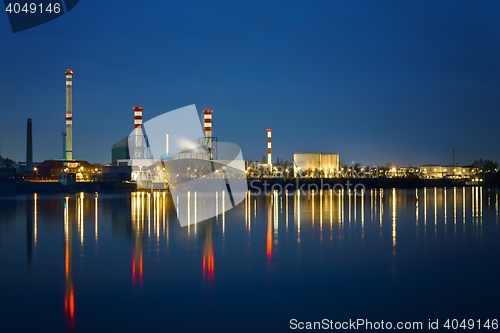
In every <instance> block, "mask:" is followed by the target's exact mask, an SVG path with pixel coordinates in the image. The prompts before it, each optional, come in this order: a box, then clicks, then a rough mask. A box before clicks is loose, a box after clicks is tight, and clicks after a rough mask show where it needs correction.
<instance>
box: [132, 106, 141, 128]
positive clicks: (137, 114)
mask: <svg viewBox="0 0 500 333" xmlns="http://www.w3.org/2000/svg"><path fill="white" fill-rule="evenodd" d="M132 110H134V128H142V106H134V107H133V108H132Z"/></svg>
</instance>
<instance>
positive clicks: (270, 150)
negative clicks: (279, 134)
mask: <svg viewBox="0 0 500 333" xmlns="http://www.w3.org/2000/svg"><path fill="white" fill-rule="evenodd" d="M266 131H267V164H268V165H273V160H272V148H271V133H272V132H273V130H272V129H270V128H268V129H267V130H266Z"/></svg>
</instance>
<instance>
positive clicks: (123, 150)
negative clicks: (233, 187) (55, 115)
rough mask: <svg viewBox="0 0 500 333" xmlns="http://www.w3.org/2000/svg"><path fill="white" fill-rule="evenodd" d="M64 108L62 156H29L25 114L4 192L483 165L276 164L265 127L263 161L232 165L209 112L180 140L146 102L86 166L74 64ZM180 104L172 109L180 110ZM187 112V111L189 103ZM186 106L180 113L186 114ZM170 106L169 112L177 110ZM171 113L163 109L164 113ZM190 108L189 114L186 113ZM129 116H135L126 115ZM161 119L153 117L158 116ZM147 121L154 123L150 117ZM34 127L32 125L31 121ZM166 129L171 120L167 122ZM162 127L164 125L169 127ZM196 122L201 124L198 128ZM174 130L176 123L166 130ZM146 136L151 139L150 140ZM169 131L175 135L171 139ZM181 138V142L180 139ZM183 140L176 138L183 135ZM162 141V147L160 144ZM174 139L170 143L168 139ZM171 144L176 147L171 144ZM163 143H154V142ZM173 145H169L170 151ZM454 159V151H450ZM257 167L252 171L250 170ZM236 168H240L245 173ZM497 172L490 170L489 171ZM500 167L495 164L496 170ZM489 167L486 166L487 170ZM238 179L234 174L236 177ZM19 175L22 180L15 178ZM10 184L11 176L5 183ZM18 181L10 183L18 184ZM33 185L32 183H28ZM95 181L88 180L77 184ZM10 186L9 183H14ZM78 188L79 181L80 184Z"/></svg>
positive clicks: (446, 174) (452, 170)
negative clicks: (76, 146)
mask: <svg viewBox="0 0 500 333" xmlns="http://www.w3.org/2000/svg"><path fill="white" fill-rule="evenodd" d="M64 74H65V91H66V94H65V96H66V103H65V104H66V110H65V131H64V132H62V133H61V134H62V137H63V153H62V158H61V159H54V160H45V161H42V162H35V161H33V126H34V122H33V119H32V118H28V119H27V127H26V161H25V162H19V163H14V162H12V163H9V164H8V163H6V161H7V160H5V159H2V170H1V172H0V178H1V179H2V184H3V188H4V191H7V190H5V189H9V190H8V191H9V192H12V191H13V190H12V189H13V188H14V191H16V189H17V191H28V192H29V191H38V190H41V187H40V186H41V185H38V186H35V185H33V184H34V183H38V184H40V183H45V184H48V183H57V184H58V186H59V187H56V186H55V185H44V186H45V187H46V188H49V187H50V186H52V187H51V191H66V190H74V189H76V188H77V187H78V186H79V187H78V189H88V190H94V189H95V190H97V189H99V190H102V189H104V188H106V189H109V190H127V191H131V190H135V189H143V190H171V191H172V190H175V187H176V186H180V185H181V184H184V183H188V182H189V181H192V180H194V179H202V178H203V179H208V178H219V179H226V181H227V179H232V178H235V176H236V175H237V177H239V178H255V177H254V176H255V175H256V174H257V175H258V177H257V178H275V179H276V180H279V179H284V180H287V179H292V178H300V179H304V180H306V179H315V178H321V179H342V178H358V179H362V178H372V179H373V178H384V179H391V178H417V179H420V180H422V181H425V180H440V179H447V180H454V181H462V182H464V184H471V183H472V184H473V183H474V182H480V181H482V178H483V176H484V175H485V173H483V170H482V169H481V168H480V167H479V166H478V165H466V166H458V165H456V164H455V163H454V162H453V163H452V164H451V165H434V164H426V165H421V166H420V167H412V166H408V167H400V166H392V165H391V166H388V165H386V166H384V167H377V166H361V165H359V164H358V165H347V164H342V163H341V162H340V156H339V154H338V153H332V152H295V153H293V158H292V162H289V164H287V163H282V161H281V163H280V161H279V159H277V163H274V164H273V150H272V132H273V131H272V129H271V128H267V129H266V141H267V160H265V161H264V160H263V161H262V163H256V162H252V161H249V160H243V159H241V161H240V162H241V163H239V162H238V163H236V162H235V163H236V164H235V163H232V161H233V159H236V160H238V159H237V156H239V155H238V154H240V155H241V152H240V150H239V147H237V146H235V145H234V146H231V144H227V143H220V142H219V141H218V138H217V137H216V136H214V135H213V118H212V117H213V114H214V111H213V110H204V111H203V122H202V124H203V127H202V130H201V129H200V131H199V132H196V134H192V135H191V136H190V137H189V138H180V137H178V134H175V133H173V134H172V133H169V130H163V129H161V128H160V129H159V130H157V129H156V127H158V126H157V124H155V125H154V126H151V128H150V131H151V133H147V130H148V128H146V130H145V129H144V127H143V111H144V109H143V107H142V106H134V107H132V111H133V127H132V126H131V128H132V131H131V133H130V134H129V135H128V136H126V137H124V138H121V139H120V140H118V141H117V142H116V143H114V144H113V145H112V146H111V163H110V164H106V165H101V164H96V165H94V164H91V163H89V162H87V161H85V160H78V159H75V158H74V154H73V76H74V72H73V70H72V69H67V70H66V71H65V72H64ZM181 110H182V109H179V110H176V111H177V112H180V111H181ZM186 110H187V109H186ZM186 110H184V111H183V112H186ZM176 111H174V112H176ZM167 114H168V113H167ZM186 114H187V113H186ZM131 118H132V117H131ZM157 118H159V116H158V117H156V118H154V120H155V122H158V121H159V119H157ZM189 123H190V125H189V126H190V128H198V127H200V124H199V118H198V116H197V113H196V114H195V115H194V116H193V117H191V118H189ZM151 124H152V123H151ZM35 125H36V124H35ZM166 126H167V127H168V126H169V125H166ZM167 127H165V128H167ZM200 128H201V127H200ZM172 131H173V132H175V131H176V129H175V127H174V128H172V129H171V130H170V132H172ZM153 132H154V145H155V149H152V147H151V142H150V140H149V139H150V138H151V134H152V133H153ZM148 134H149V135H150V138H148ZM171 135H173V137H171ZM181 139H182V140H184V141H183V142H184V143H183V145H179V142H180V141H179V140H181ZM182 140H181V141H182ZM158 142H161V145H159V144H158ZM172 143H173V144H172ZM172 145H173V146H175V147H173V146H172ZM159 146H161V147H160V149H158V147H159ZM172 148H173V149H172ZM453 161H454V150H453ZM255 170H258V171H259V172H257V173H255V172H254V171H255ZM240 171H243V172H244V174H242V173H241V172H240ZM494 171H495V170H494ZM496 171H498V165H497V169H496ZM486 172H487V171H486ZM237 177H236V178H237ZM20 179H21V180H22V182H21V183H19V180H20ZM7 182H10V183H9V184H10V185H9V186H7ZM14 183H15V184H18V183H19V184H18V186H15V184H14ZM30 183H31V185H30ZM89 183H92V184H93V185H92V186H86V187H85V186H84V185H82V184H89ZM13 184H14V185H13ZM82 186H83V187H82Z"/></svg>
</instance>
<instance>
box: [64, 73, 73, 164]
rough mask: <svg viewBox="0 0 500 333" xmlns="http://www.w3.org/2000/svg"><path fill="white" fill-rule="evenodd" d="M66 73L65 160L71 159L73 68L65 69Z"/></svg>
mask: <svg viewBox="0 0 500 333" xmlns="http://www.w3.org/2000/svg"><path fill="white" fill-rule="evenodd" d="M64 74H65V75H66V149H65V150H66V151H65V160H66V161H71V160H72V159H73V70H71V69H67V70H66V72H64Z"/></svg>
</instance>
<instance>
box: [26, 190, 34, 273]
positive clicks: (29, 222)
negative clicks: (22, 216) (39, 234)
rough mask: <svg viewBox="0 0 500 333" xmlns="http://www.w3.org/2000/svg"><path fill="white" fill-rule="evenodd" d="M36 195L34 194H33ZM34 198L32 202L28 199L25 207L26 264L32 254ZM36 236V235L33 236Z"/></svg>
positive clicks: (29, 261)
mask: <svg viewBox="0 0 500 333" xmlns="http://www.w3.org/2000/svg"><path fill="white" fill-rule="evenodd" d="M35 195H36V194H35ZM35 200H36V199H35V198H33V203H31V202H30V201H28V203H27V209H26V247H27V251H26V252H27V254H28V264H30V263H31V257H32V254H33V233H34V232H33V229H34V225H33V215H34V212H36V209H35V207H34V205H35V203H34V202H35ZM35 237H36V236H35Z"/></svg>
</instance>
